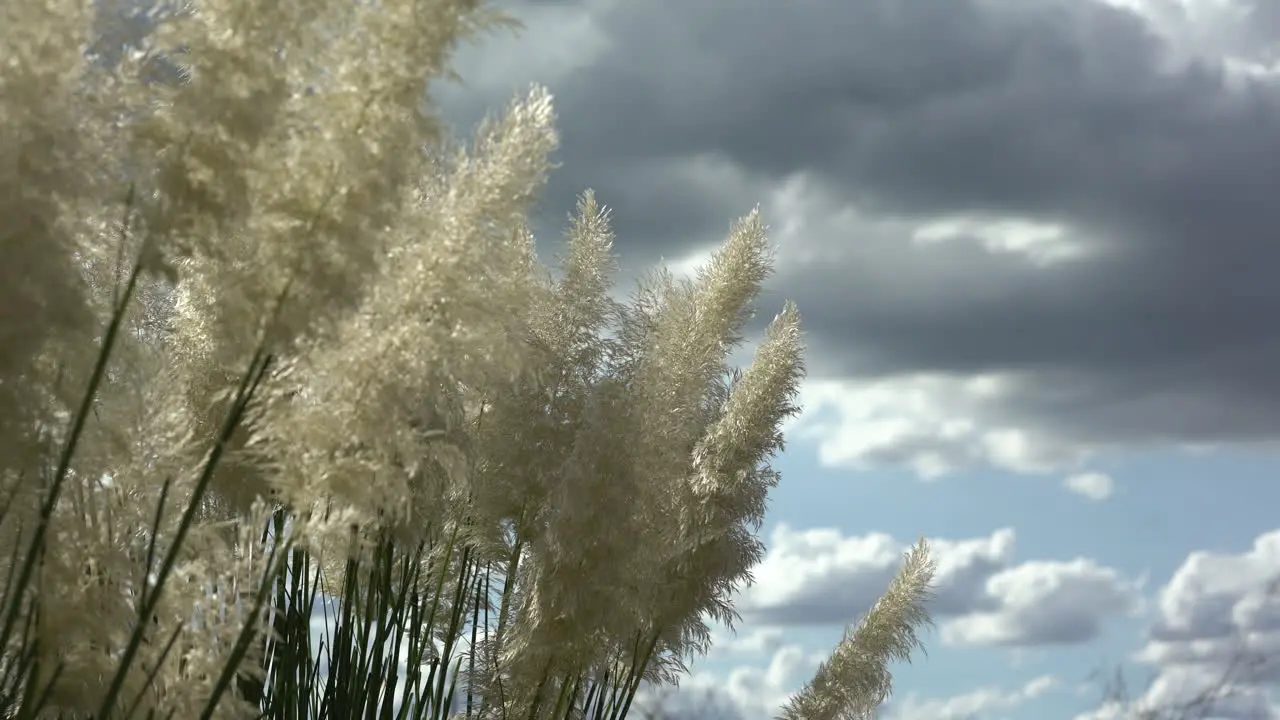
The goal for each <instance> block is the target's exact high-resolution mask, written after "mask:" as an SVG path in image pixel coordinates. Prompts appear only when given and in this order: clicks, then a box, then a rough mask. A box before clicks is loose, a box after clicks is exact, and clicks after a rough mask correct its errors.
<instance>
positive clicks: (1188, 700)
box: [1077, 530, 1280, 720]
mask: <svg viewBox="0 0 1280 720" xmlns="http://www.w3.org/2000/svg"><path fill="white" fill-rule="evenodd" d="M1278 579H1280V530H1275V531H1271V532H1267V533H1264V534H1262V535H1259V536H1258V537H1257V538H1256V539H1255V540H1254V542H1253V547H1252V548H1250V549H1248V550H1246V551H1244V552H1241V553H1219V552H1208V551H1197V552H1193V553H1191V554H1189V555H1188V556H1187V557H1186V559H1185V560H1184V561H1183V563H1182V565H1181V566H1179V567H1178V569H1177V570H1176V571H1175V572H1174V573H1173V576H1172V577H1171V578H1170V580H1169V582H1168V584H1166V585H1165V586H1164V587H1163V588H1161V590H1160V593H1159V596H1158V600H1157V603H1156V605H1155V610H1156V617H1155V621H1154V623H1153V624H1152V626H1151V629H1150V631H1149V633H1148V637H1147V643H1146V645H1145V646H1144V647H1143V648H1142V649H1141V650H1140V651H1139V652H1138V653H1137V654H1136V656H1135V659H1136V660H1137V661H1139V662H1141V663H1145V664H1147V665H1150V666H1152V667H1154V668H1155V670H1156V675H1155V678H1154V680H1153V682H1152V683H1151V685H1150V687H1148V688H1147V689H1146V690H1145V692H1143V693H1142V694H1141V695H1140V696H1139V697H1137V698H1136V699H1134V700H1133V702H1132V703H1131V705H1132V706H1133V707H1129V705H1126V704H1125V703H1118V702H1113V703H1109V704H1105V705H1103V706H1102V707H1100V708H1098V709H1097V710H1095V711H1093V712H1091V713H1088V714H1086V715H1081V716H1079V717H1078V718H1077V720H1110V719H1111V718H1117V719H1118V718H1121V717H1130V716H1131V715H1129V714H1125V713H1129V712H1131V711H1132V710H1133V709H1135V708H1136V709H1148V710H1157V711H1161V712H1166V713H1167V712H1171V711H1175V710H1178V709H1179V708H1184V707H1186V706H1188V705H1189V704H1192V703H1199V704H1200V707H1199V708H1198V710H1197V713H1198V714H1197V715H1196V716H1197V717H1214V718H1229V719H1236V720H1264V719H1265V720H1271V719H1273V718H1280V707H1277V706H1276V705H1275V704H1274V703H1273V702H1272V699H1271V692H1272V691H1274V690H1275V689H1276V687H1277V686H1280V592H1278V590H1277V585H1276V582H1277V580H1278ZM1200 711H1203V712H1200ZM1162 717H1163V716H1162Z"/></svg>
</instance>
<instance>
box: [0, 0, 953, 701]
mask: <svg viewBox="0 0 1280 720" xmlns="http://www.w3.org/2000/svg"><path fill="white" fill-rule="evenodd" d="M511 25H512V21H511V20H510V19H509V18H506V17H504V16H502V15H500V14H497V13H495V12H493V11H491V10H490V9H488V8H486V7H484V6H483V5H482V4H481V3H480V2H478V1H477V0H305V1H304V0H271V1H267V0H199V1H198V2H194V3H191V4H185V5H172V4H156V5H138V4H137V3H136V2H130V1H129V0H97V1H96V2H94V1H92V0H5V1H3V2H0V259H2V260H3V262H0V558H2V559H0V575H2V576H3V578H4V579H3V581H2V585H0V715H2V716H4V717H9V718H24V719H25V718H54V717H62V718H94V719H98V720H106V719H107V718H113V719H114V718H176V719H178V720H187V719H193V718H218V719H223V718H226V719H228V720H230V719H233V718H234V719H237V720H238V719H241V718H246V719H247V718H272V719H279V720H311V719H313V718H333V719H347V718H443V717H454V716H466V717H468V718H470V717H476V718H610V719H616V718H622V717H625V716H626V715H627V714H628V713H629V712H631V711H632V709H633V708H634V701H635V698H636V697H637V695H638V694H639V693H641V692H642V691H646V690H647V689H649V688H661V687H664V686H669V685H672V684H674V683H676V682H677V681H678V680H679V678H680V677H681V676H682V674H684V673H685V672H686V671H687V668H688V663H689V662H690V661H692V660H693V659H694V658H696V657H698V656H699V655H701V654H703V653H705V652H706V650H707V648H708V644H709V641H710V634H709V623H715V622H719V623H727V624H732V622H733V621H734V620H735V618H736V614H735V612H734V609H733V596H734V594H735V592H736V591H737V590H738V589H740V588H741V587H742V586H743V585H744V583H746V582H749V580H750V578H751V568H752V567H753V566H754V565H755V564H756V563H757V562H758V561H759V560H760V558H761V556H762V553H763V545H762V543H761V541H760V539H759V538H758V535H757V533H758V531H759V529H760V526H761V523H762V521H763V517H764V512H765V507H766V499H767V495H768V492H769V490H770V489H771V488H772V487H774V486H775V485H776V484H777V482H778V479H779V478H778V474H777V472H776V471H774V470H773V469H772V468H771V467H770V466H769V464H768V463H769V459H770V458H771V457H773V456H774V455H775V454H776V453H777V452H778V451H779V450H780V449H781V448H782V445H783V437H782V433H781V430H780V428H781V424H782V423H783V421H784V420H785V419H786V418H788V417H789V416H791V415H793V414H795V413H796V412H797V410H798V408H797V407H796V406H795V404H794V402H795V398H796V393H797V387H798V383H799V382H800V381H801V378H802V376H803V347H802V338H801V328H800V318H799V314H798V312H797V310H796V308H795V307H794V306H792V305H791V304H790V303H787V304H785V305H784V306H783V307H782V308H781V311H780V312H779V313H778V314H777V316H776V317H775V318H774V319H773V321H772V322H771V323H769V325H768V329H767V331H766V332H765V335H764V338H763V340H762V341H761V343H760V344H759V346H758V349H757V350H756V353H755V358H754V361H753V362H752V363H751V365H750V366H749V367H748V368H746V369H745V370H738V369H736V368H733V367H731V365H730V364H729V362H728V358H729V354H730V352H731V351H732V350H733V349H734V348H735V347H737V346H739V345H740V344H741V343H742V342H743V341H744V332H745V328H746V326H747V323H748V321H749V320H750V318H751V314H752V312H753V306H754V301H755V300H756V298H757V296H758V294H759V292H760V289H761V286H762V283H763V282H764V281H765V279H766V277H767V276H768V274H769V272H770V268H771V262H772V255H771V252H772V251H771V249H770V246H769V244H768V241H767V237H766V228H765V226H764V224H763V221H762V219H761V217H760V216H759V213H758V212H754V211H753V212H751V213H750V214H748V215H747V216H746V217H744V218H742V219H741V220H739V221H737V222H736V223H735V224H734V225H733V226H732V229H731V231H730V233H729V236H728V239H727V240H726V242H725V243H724V245H723V246H722V247H721V248H720V249H719V251H718V252H716V253H715V254H714V256H713V257H712V258H711V260H710V261H709V262H708V263H707V264H706V266H705V267H703V268H702V269H701V270H700V271H699V273H698V274H697V276H696V277H695V278H691V279H682V278H677V277H675V276H673V275H672V274H670V273H668V272H666V271H658V272H655V273H652V274H650V275H648V276H646V277H645V278H644V279H643V280H642V281H641V282H640V283H639V284H638V286H637V288H636V290H635V292H634V294H633V295H632V297H631V299H630V300H629V301H628V302H620V301H617V300H615V299H614V296H613V295H612V294H611V291H612V290H613V287H614V282H615V276H616V274H617V268H616V262H615V257H614V253H613V248H612V241H613V238H612V233H611V230H610V226H609V219H608V213H607V211H606V210H605V209H604V208H603V207H602V206H601V205H600V204H599V203H598V202H597V200H596V199H595V197H594V196H593V194H592V193H591V192H589V191H588V192H586V193H584V194H583V195H582V197H581V201H580V203H579V205H578V208H577V211H576V213H575V214H574V216H573V217H572V220H571V223H570V225H569V228H568V231H567V233H566V239H565V241H564V243H563V246H562V250H561V252H560V257H559V259H558V261H557V262H556V263H555V267H556V269H555V271H554V272H553V271H552V269H550V267H549V266H548V265H547V264H544V262H543V261H542V260H541V259H540V257H539V255H538V254H537V253H535V248H534V241H533V236H532V233H531V230H530V228H529V226H528V223H527V221H526V219H527V217H528V215H529V212H530V210H531V208H532V207H533V204H534V202H535V200H536V198H537V196H538V193H539V191H540V189H541V188H542V186H543V184H544V181H545V179H546V175H547V173H548V171H549V170H550V168H551V161H550V159H549V158H550V156H551V154H552V153H553V151H554V150H555V148H556V145H557V136H556V132H555V129H554V125H553V120H554V115H553V111H552V105H551V98H550V96H549V94H548V93H547V92H546V91H545V90H543V89H541V88H536V87H535V88H533V89H532V90H530V91H529V92H528V93H527V94H525V95H523V96H521V97H519V98H517V99H516V100H514V101H513V102H512V103H511V104H510V106H509V107H508V108H506V110H505V112H503V113H501V114H499V115H496V116H493V117H491V118H490V119H488V120H486V121H485V122H484V123H483V124H482V125H481V126H480V127H479V129H478V130H477V132H476V134H475V137H474V139H473V140H472V141H470V142H465V143H464V142H460V141H457V140H454V139H453V138H451V137H450V136H449V135H448V134H447V133H446V132H445V131H444V130H443V126H442V124H441V123H440V121H439V120H438V119H437V118H436V117H435V116H434V115H433V114H432V112H431V105H430V103H429V97H430V96H429V93H428V90H429V87H428V86H429V83H430V82H431V81H432V80H435V79H442V78H448V77H451V72H450V69H449V64H448V60H449V57H450V54H451V52H452V50H453V49H454V47H455V46H456V45H457V43H458V42H460V41H462V40H465V39H468V38H471V37H474V36H475V35H476V34H477V33H479V32H481V31H484V30H490V29H493V28H498V27H505V26H511ZM139 28H144V29H143V30H140V29H139ZM932 572H933V570H932V565H931V563H930V561H929V559H928V555H927V550H926V548H925V546H924V544H923V542H922V543H921V544H920V545H918V546H917V547H916V548H915V549H914V550H913V551H912V552H911V553H910V554H909V556H908V557H907V558H906V561H905V563H904V565H903V567H902V570H901V572H900V574H899V576H898V578H897V579H896V580H895V581H894V583H893V584H892V586H891V587H890V588H889V589H888V592H887V593H886V595H885V596H884V598H882V599H881V601H880V602H879V603H878V604H877V605H876V606H875V608H874V609H873V610H872V611H871V612H870V613H869V614H868V615H867V616H866V617H865V618H864V619H863V620H862V621H861V623H860V624H857V625H855V626H853V627H851V629H850V631H849V632H848V633H847V634H846V636H845V638H844V640H843V641H842V642H841V643H840V644H839V646H838V647H837V648H836V649H835V651H834V652H833V654H832V656H831V658H830V661H829V662H828V663H826V664H825V665H824V666H823V667H822V669H821V670H819V672H818V673H817V675H816V676H815V677H814V679H813V681H812V682H811V683H810V684H809V685H808V686H807V687H806V688H805V689H804V690H802V691H801V692H800V693H799V694H797V695H796V696H795V697H794V699H793V701H792V702H791V704H790V705H789V706H788V707H787V708H786V709H785V711H784V714H783V717H785V718H797V719H800V718H803V719H805V720H823V719H825V718H846V717H867V716H869V715H870V714H872V713H873V712H874V709H875V707H876V706H877V705H878V704H879V703H880V702H881V701H883V700H884V698H885V697H886V696H887V695H888V693H889V690H890V675H889V671H888V663H889V662H890V661H892V660H900V659H906V658H907V657H908V656H909V655H910V653H911V652H912V651H913V650H915V649H917V648H918V647H919V642H918V639H917V636H916V631H917V629H919V628H921V627H922V626H923V625H925V624H927V622H928V617H927V615H926V614H925V613H924V610H923V603H924V601H925V599H926V597H927V595H928V591H929V585H930V581H931V577H932ZM856 610H857V609H856V608H851V609H850V611H851V613H852V612H854V611H856ZM318 626H319V627H318Z"/></svg>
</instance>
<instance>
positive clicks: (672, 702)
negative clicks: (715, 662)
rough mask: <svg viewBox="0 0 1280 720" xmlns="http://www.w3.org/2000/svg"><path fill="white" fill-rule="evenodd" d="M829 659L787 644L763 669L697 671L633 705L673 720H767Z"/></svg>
mask: <svg viewBox="0 0 1280 720" xmlns="http://www.w3.org/2000/svg"><path fill="white" fill-rule="evenodd" d="M825 659H826V657H825V656H824V655H823V654H821V653H813V652H808V651H806V650H805V649H804V648H803V647H801V646H800V645H793V644H788V645H784V646H782V647H779V648H778V649H777V650H775V651H774V652H773V654H772V656H771V658H770V660H769V662H768V664H767V665H765V666H763V667H760V666H756V665H739V666H737V667H734V668H732V669H730V670H728V671H727V672H725V673H714V672H700V671H698V670H696V669H695V670H694V671H693V672H692V673H690V675H689V677H688V678H686V679H684V680H683V681H681V683H680V688H679V690H678V691H677V690H673V689H663V690H661V691H656V692H655V691H654V690H653V689H652V688H648V687H646V688H644V690H643V691H642V692H641V693H639V694H638V695H637V697H636V701H635V707H636V709H637V710H638V711H639V714H640V715H641V716H645V717H662V718H668V719H669V720H685V719H687V720H694V719H695V718H697V720H769V719H770V718H773V717H775V714H776V713H777V711H778V710H779V709H780V708H781V707H782V706H783V705H784V704H786V702H787V700H788V699H789V698H790V697H791V695H792V694H794V693H795V692H796V691H798V690H799V689H800V688H801V687H803V686H804V684H805V683H806V682H808V681H809V679H810V678H812V677H813V674H814V673H815V672H816V671H817V669H818V665H819V664H820V663H821V662H822V661H823V660H825Z"/></svg>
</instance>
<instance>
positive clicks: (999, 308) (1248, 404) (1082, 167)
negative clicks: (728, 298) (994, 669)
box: [464, 0, 1280, 442]
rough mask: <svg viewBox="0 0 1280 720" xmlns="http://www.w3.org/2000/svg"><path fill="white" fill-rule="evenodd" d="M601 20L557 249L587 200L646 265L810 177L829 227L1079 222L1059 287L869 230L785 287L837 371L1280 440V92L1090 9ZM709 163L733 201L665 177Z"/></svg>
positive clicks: (949, 6)
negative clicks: (960, 384) (986, 380)
mask: <svg viewBox="0 0 1280 720" xmlns="http://www.w3.org/2000/svg"><path fill="white" fill-rule="evenodd" d="M1244 1H1246V0H1241V2H1244ZM547 5H548V4H547V3H514V2H513V3H509V4H508V7H510V8H511V9H512V10H514V11H515V12H516V14H517V15H520V14H521V13H524V12H538V11H541V10H542V9H544V8H545V7H546V6H547ZM554 5H555V6H557V8H558V9H559V10H560V11H563V10H564V7H565V4H564V3H554ZM1252 5H1253V6H1254V9H1253V11H1254V22H1253V23H1252V24H1251V25H1249V26H1248V27H1247V28H1246V29H1247V31H1248V32H1246V33H1243V34H1241V33H1236V34H1235V35H1233V36H1232V37H1233V38H1235V39H1236V40H1238V41H1239V42H1240V43H1241V45H1240V47H1241V48H1243V49H1245V50H1248V51H1250V52H1257V53H1260V52H1261V49H1262V48H1264V47H1266V46H1267V45H1269V44H1270V45H1274V41H1275V39H1276V38H1275V37H1268V36H1267V34H1266V33H1267V30H1266V28H1268V27H1273V26H1275V24H1276V23H1275V18H1276V17H1280V13H1277V11H1276V7H1277V3H1275V2H1271V1H1269V0H1265V1H1264V0H1252ZM580 10H581V12H583V13H587V14H589V17H590V18H591V20H592V22H593V23H594V26H595V27H596V28H597V29H598V31H599V32H600V34H601V35H602V36H603V37H604V38H605V43H604V46H603V49H597V50H596V51H594V54H593V55H592V57H591V58H590V60H589V61H585V62H583V63H582V64H580V65H579V66H577V67H575V68H572V69H570V70H568V71H566V72H564V73H561V74H560V75H558V76H556V77H552V78H547V79H546V80H547V82H548V84H549V85H550V86H551V88H552V90H553V92H555V94H556V98H557V108H558V110H559V112H560V114H561V120H560V127H561V129H562V132H563V138H564V144H563V150H562V152H561V154H560V158H559V159H560V160H561V161H562V162H563V166H562V167H561V168H560V170H558V171H557V173H556V174H555V175H554V176H553V179H552V185H551V187H550V188H549V193H548V195H547V202H546V205H545V207H546V208H548V209H550V210H551V212H549V213H548V214H547V217H548V218H549V219H551V220H552V221H554V223H553V224H552V225H550V226H548V227H549V229H552V230H555V229H557V228H558V223H559V222H560V220H561V219H562V218H563V215H564V213H566V212H568V210H569V209H570V208H571V207H572V200H573V197H574V195H575V194H576V193H577V192H579V191H580V190H581V189H582V188H584V187H588V186H590V187H594V188H596V189H597V192H598V193H599V195H600V197H601V198H602V200H603V201H604V202H606V203H608V204H610V205H611V206H613V209H614V220H615V226H616V230H617V232H618V246H619V248H620V250H621V251H622V252H623V253H624V255H625V256H626V257H628V258H630V259H632V260H633V261H637V262H638V261H644V262H649V261H652V260H655V259H656V258H657V257H658V256H659V255H664V256H666V257H668V258H672V257H676V256H679V255H681V254H682V251H688V250H689V249H691V247H692V246H695V245H705V244H706V243H707V242H714V241H715V240H717V239H719V238H720V237H721V236H722V235H723V232H724V231H725V229H726V228H727V226H728V221H729V220H730V219H731V218H732V217H735V216H737V215H740V214H741V213H742V212H744V211H745V210H747V209H749V207H750V206H751V205H752V204H753V203H755V202H756V201H759V200H766V199H767V194H768V192H769V189H770V187H776V186H777V185H778V184H779V183H781V182H782V181H784V180H785V179H786V178H788V177H791V176H794V175H796V174H803V175H805V176H806V177H808V178H811V179H812V180H813V182H814V183H816V185H815V187H820V188H821V190H822V192H823V194H824V195H825V196H826V197H827V198H828V200H829V203H828V206H827V207H826V209H827V210H828V211H831V212H834V211H837V210H839V209H840V208H839V206H840V204H842V203H853V204H856V206H857V207H858V208H859V209H860V211H861V212H863V213H866V214H867V215H868V216H869V217H896V218H900V219H904V218H905V219H908V220H909V219H911V218H917V219H920V220H924V219H928V218H933V217H939V216H947V215H954V214H975V213H978V214H985V215H989V216H1003V215H1007V216H1016V217H1020V218H1024V219H1030V220H1038V221H1042V222H1056V223H1062V224H1064V225H1065V226H1066V228H1067V232H1068V234H1069V235H1070V234H1080V235H1081V236H1087V237H1088V238H1090V240H1091V242H1092V243H1093V245H1094V247H1095V249H1097V250H1099V252H1097V253H1096V254H1095V255H1094V256H1092V257H1087V258H1085V259H1082V260H1078V261H1073V262H1065V263H1060V264H1058V265H1054V266H1051V267H1044V268H1037V267H1034V266H1032V265H1031V264H1029V263H1027V262H1026V261H1025V260H1024V259H1022V258H1019V257H1017V256H1014V255H995V254H992V253H990V252H987V251H985V250H983V249H982V248H981V247H980V246H978V245H977V244H975V243H954V242H953V243H945V244H940V245H937V246H933V247H930V248H928V249H927V250H925V251H923V252H921V251H919V250H918V249H913V248H912V247H911V246H910V244H909V242H908V240H909V238H908V233H907V232H906V231H904V230H903V229H902V228H901V227H898V228H897V229H896V230H893V231H892V232H881V233H880V234H879V235H877V233H876V232H874V231H872V230H868V229H866V228H863V230H867V232H860V231H859V228H857V227H853V228H850V229H848V230H847V231H845V232H839V231H837V230H831V231H829V232H826V233H825V234H824V233H816V232H815V233H814V234H811V235H809V236H806V237H804V238H803V239H801V240H799V241H797V242H798V244H799V246H800V247H797V246H796V245H789V246H787V247H786V248H785V249H784V252H788V253H790V252H801V251H803V250H804V249H805V247H808V248H811V249H815V248H816V249H820V250H821V251H822V252H823V253H824V257H826V258H827V259H826V260H825V261H824V262H823V263H820V264H816V265H806V266H803V267H800V266H798V265H792V266H789V267H788V266H785V263H784V268H783V272H781V273H780V274H779V276H778V277H777V278H776V280H777V282H776V284H775V287H774V288H772V290H774V291H776V292H778V293H782V294H785V295H788V296H791V297H794V298H795V299H797V301H798V302H799V303H800V305H801V308H802V309H803V311H804V314H805V318H806V323H807V327H808V329H809V330H810V332H811V337H812V345H813V347H814V349H815V351H816V352H817V354H818V355H819V357H817V358H815V363H814V367H815V369H817V370H818V371H819V372H821V373H824V374H828V375H856V376H858V377H864V378H865V377H873V376H880V375H890V374H895V373H903V372H912V371H935V372H941V373H955V374H971V373H979V372H987V371H1022V372H1025V373H1028V374H1029V376H1033V377H1037V378H1040V379H1041V380H1042V382H1030V383H1028V384H1027V386H1026V387H1023V388H1020V389H1019V390H1018V392H1017V393H1016V394H1015V395H1012V396H1010V397H1007V398H1004V399H1003V401H1002V402H1004V403H1005V404H1006V407H1005V408H1004V410H1005V411H1007V413H1008V414H1009V415H1011V416H1018V417H1020V418H1023V419H1028V418H1029V419H1033V421H1034V422H1035V423H1038V424H1040V425H1041V426H1043V427H1046V428H1051V429H1053V430H1054V431H1055V432H1058V433H1060V434H1064V435H1070V436H1073V437H1076V438H1078V439H1080V440H1082V441H1086V440H1087V441H1093V442H1100V441H1103V440H1112V441H1117V442H1123V441H1125V440H1127V439H1132V440H1135V441H1136V440H1152V441H1157V440H1177V439H1190V440H1222V439H1244V438H1248V439H1264V438H1269V437H1274V436H1275V435H1276V434H1278V433H1280V381H1278V380H1275V379H1273V378H1277V377H1280V372H1277V370H1276V368H1277V367H1280V283H1277V282H1276V272H1277V269H1280V263H1278V262H1277V260H1280V249H1278V248H1277V242H1276V235H1277V233H1278V232H1280V202H1277V201H1276V197H1277V191H1280V160H1277V159H1276V158H1280V84H1278V83H1277V81H1275V80H1269V79H1265V78H1258V77H1255V78H1253V79H1245V78H1243V77H1240V76H1238V75H1237V76H1229V75H1228V73H1227V72H1226V71H1225V70H1224V68H1223V65H1222V63H1221V62H1219V60H1218V59H1215V58H1212V57H1202V58H1196V57H1194V56H1193V54H1190V53H1188V52H1186V49H1185V48H1175V47H1172V46H1171V45H1170V44H1169V43H1168V42H1167V41H1166V40H1165V39H1164V37H1163V36H1162V35H1160V34H1158V33H1157V32H1156V31H1155V29H1154V27H1153V25H1152V24H1151V23H1150V21H1149V20H1147V19H1145V18H1144V17H1143V16H1140V15H1138V14H1136V13H1134V12H1131V11H1127V10H1123V9H1119V8H1116V7H1112V6H1108V5H1105V4H1102V3H1100V2H1096V1H1094V0H1073V1H1072V2H1065V1H1064V2H1055V1H1053V0H1022V1H1020V2H1012V1H1011V0H1004V1H999V0H993V1H978V0H956V1H954V2H934V1H933V0H892V2H890V1H888V0H850V1H849V2H845V3H830V2H819V1H818V0H801V1H799V2H793V3H785V4H778V3H772V2H764V0H745V1H741V0H739V1H735V2H727V1H726V2H699V3H680V4H671V3H634V2H603V1H602V2H589V3H587V4H586V5H583V6H581V7H580ZM1268 18H1270V21H1268V20H1267V19H1268ZM524 47H525V48H526V52H530V53H533V52H535V51H536V48H537V47H538V43H537V38H536V37H531V38H527V43H526V44H525V46H524ZM531 57H532V55H531ZM464 71H465V68H464ZM530 79H536V78H530ZM525 81H526V79H525V78H521V82H525ZM514 87H518V85H517V86H513V88H514ZM693 157H701V158H716V159H718V160H720V161H722V162H725V163H728V164H731V165H732V166H735V167H736V168H737V169H738V170H739V171H740V173H739V174H740V185H739V187H738V188H736V189H735V190H736V194H734V193H728V192H725V188H724V187H723V184H722V183H717V182H708V181H700V180H699V178H698V176H697V175H696V174H692V173H688V172H686V173H684V174H683V175H681V174H678V173H676V172H675V171H674V170H672V171H671V172H670V173H669V174H666V175H664V171H663V168H664V167H667V168H676V167H678V166H679V164H680V162H681V161H682V159H687V158H693ZM744 189H746V190H750V189H755V191H756V194H755V195H744V194H742V193H743V190H744ZM815 208H816V209H822V208H821V207H818V206H815ZM767 209H768V208H766V210H767ZM766 219H767V220H770V221H772V222H774V223H777V222H780V221H781V220H783V218H779V217H776V216H775V217H767V218H766Z"/></svg>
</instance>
